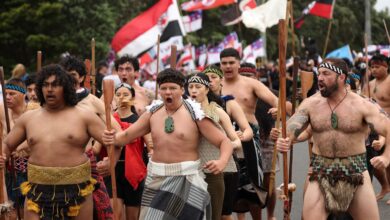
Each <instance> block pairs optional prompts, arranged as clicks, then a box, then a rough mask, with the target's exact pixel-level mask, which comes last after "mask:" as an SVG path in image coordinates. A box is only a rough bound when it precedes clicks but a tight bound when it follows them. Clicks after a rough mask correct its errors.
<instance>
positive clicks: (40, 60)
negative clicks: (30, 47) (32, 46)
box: [37, 50, 42, 73]
mask: <svg viewBox="0 0 390 220" xmlns="http://www.w3.org/2000/svg"><path fill="white" fill-rule="evenodd" d="M41 69H42V51H40V50H38V52H37V73H39V71H41Z"/></svg>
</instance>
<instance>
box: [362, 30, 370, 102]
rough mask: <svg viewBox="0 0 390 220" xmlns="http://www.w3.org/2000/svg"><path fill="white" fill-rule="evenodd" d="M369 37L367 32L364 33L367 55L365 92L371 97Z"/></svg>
mask: <svg viewBox="0 0 390 220" xmlns="http://www.w3.org/2000/svg"><path fill="white" fill-rule="evenodd" d="M367 44H368V37H367V33H365V34H364V49H365V56H366V72H365V74H364V89H363V93H365V94H366V95H368V98H371V89H370V77H369V76H368V45H367Z"/></svg>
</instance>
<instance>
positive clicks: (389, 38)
mask: <svg viewBox="0 0 390 220" xmlns="http://www.w3.org/2000/svg"><path fill="white" fill-rule="evenodd" d="M383 25H384V26H385V30H386V36H387V40H388V41H389V44H390V36H389V31H388V30H387V25H386V21H385V19H383Z"/></svg>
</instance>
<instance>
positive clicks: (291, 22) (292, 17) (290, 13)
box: [287, 0, 296, 57]
mask: <svg viewBox="0 0 390 220" xmlns="http://www.w3.org/2000/svg"><path fill="white" fill-rule="evenodd" d="M287 4H288V12H289V15H290V17H289V21H290V22H289V24H290V30H291V51H292V55H293V57H295V56H296V48H295V30H294V15H293V1H292V0H289V1H288V3H287Z"/></svg>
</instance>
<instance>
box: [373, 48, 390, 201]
mask: <svg viewBox="0 0 390 220" xmlns="http://www.w3.org/2000/svg"><path fill="white" fill-rule="evenodd" d="M369 64H370V71H371V75H372V76H373V77H374V79H373V80H371V81H370V84H369V85H370V95H371V97H372V98H373V99H375V101H376V102H377V103H378V104H379V106H380V107H382V108H383V110H384V111H385V112H386V113H387V114H390V77H389V58H387V57H386V56H384V55H382V54H377V55H374V56H373V57H372V58H371V60H370V63H369ZM387 146H388V145H387ZM384 148H385V147H384V146H383V147H382V149H381V152H383V149H384ZM381 152H379V153H381ZM375 177H377V179H378V181H379V182H380V184H381V185H382V190H381V192H380V193H379V194H378V195H377V199H378V200H379V199H382V198H383V197H385V195H386V194H387V193H389V192H390V167H388V168H387V169H386V170H376V172H375ZM387 204H388V205H390V200H388V201H387Z"/></svg>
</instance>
